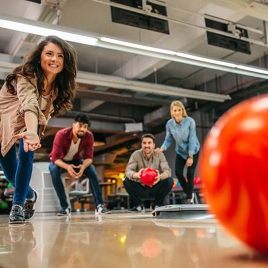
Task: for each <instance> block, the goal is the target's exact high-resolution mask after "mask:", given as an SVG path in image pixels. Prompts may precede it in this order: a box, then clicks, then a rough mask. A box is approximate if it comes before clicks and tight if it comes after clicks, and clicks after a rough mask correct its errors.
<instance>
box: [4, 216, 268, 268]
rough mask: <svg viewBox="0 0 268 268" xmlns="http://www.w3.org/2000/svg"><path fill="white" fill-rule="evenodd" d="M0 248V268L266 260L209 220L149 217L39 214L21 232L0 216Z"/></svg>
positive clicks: (205, 265) (195, 265)
mask: <svg viewBox="0 0 268 268" xmlns="http://www.w3.org/2000/svg"><path fill="white" fill-rule="evenodd" d="M264 239H267V237H266V238H265V237H264ZM0 243H1V244H0V268H9V267H14V268H26V267H34V268H35V267H36V268H54V267H55V268H80V267H81V268H84V267H85V268H86V267H87V268H88V267H96V268H101V267H107V268H109V267H118V268H119V267H120V268H121V267H122V268H128V267H130V268H131V267H133V268H143V267H146V268H147V267H161V268H168V267H182V268H188V267H189V268H190V267H191V268H235V267H239V268H240V267H246V268H251V267H252V268H259V267H267V266H268V258H267V257H265V256H261V255H259V254H257V253H254V252H253V251H252V250H251V249H249V248H247V247H246V246H244V245H242V244H241V243H240V242H238V241H237V240H235V239H234V238H232V237H230V236H229V235H227V233H226V232H225V231H224V230H223V229H222V228H221V227H220V226H219V225H218V223H217V221H216V220H215V219H207V220H202V219H201V220H200V218H199V219H193V218H191V219H183V220H179V219H173V220H170V219H168V220H164V219H159V218H156V217H153V216H152V214H151V212H150V211H146V212H145V213H129V212H125V211H114V212H113V213H112V214H109V215H103V216H101V217H95V215H94V213H93V212H88V213H80V214H72V216H71V218H58V217H56V216H54V215H53V214H49V213H47V214H41V213H39V214H36V216H35V218H34V219H33V220H32V222H31V223H27V224H25V225H24V226H21V225H16V226H14V225H9V224H8V216H7V215H1V216H0Z"/></svg>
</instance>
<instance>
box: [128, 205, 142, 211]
mask: <svg viewBox="0 0 268 268" xmlns="http://www.w3.org/2000/svg"><path fill="white" fill-rule="evenodd" d="M143 210H144V207H143V206H142V205H141V206H137V207H133V208H131V209H129V210H128V211H131V212H142V211H143Z"/></svg>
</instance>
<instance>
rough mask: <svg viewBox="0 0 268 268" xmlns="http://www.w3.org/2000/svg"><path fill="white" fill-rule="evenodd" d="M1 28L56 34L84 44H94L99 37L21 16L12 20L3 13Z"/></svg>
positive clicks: (0, 19) (40, 33) (43, 34)
mask: <svg viewBox="0 0 268 268" xmlns="http://www.w3.org/2000/svg"><path fill="white" fill-rule="evenodd" d="M5 17H6V18H5ZM33 24H34V25H33ZM0 28H4V29H9V30H14V31H19V32H24V33H30V34H36V35H41V36H48V35H56V36H58V37H60V38H62V39H64V40H66V41H70V42H75V43H80V44H84V45H91V46H94V45H95V44H96V43H97V42H98V39H97V38H94V37H91V36H88V35H87V34H86V33H85V32H83V33H79V30H73V31H74V32H76V33H72V32H71V31H70V29H66V28H63V27H61V26H56V25H52V24H48V23H43V22H38V21H31V20H25V19H19V18H12V20H11V19H10V17H7V16H3V15H1V16H0Z"/></svg>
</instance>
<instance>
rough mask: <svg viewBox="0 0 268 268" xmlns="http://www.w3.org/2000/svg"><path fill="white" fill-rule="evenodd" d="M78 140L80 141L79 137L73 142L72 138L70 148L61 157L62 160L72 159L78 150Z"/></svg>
mask: <svg viewBox="0 0 268 268" xmlns="http://www.w3.org/2000/svg"><path fill="white" fill-rule="evenodd" d="M80 141H81V139H78V141H77V143H74V142H73V140H72V142H71V146H70V149H69V151H68V153H67V154H66V155H65V156H64V157H63V160H65V161H71V160H73V157H74V156H75V154H76V153H77V152H78V148H79V144H80Z"/></svg>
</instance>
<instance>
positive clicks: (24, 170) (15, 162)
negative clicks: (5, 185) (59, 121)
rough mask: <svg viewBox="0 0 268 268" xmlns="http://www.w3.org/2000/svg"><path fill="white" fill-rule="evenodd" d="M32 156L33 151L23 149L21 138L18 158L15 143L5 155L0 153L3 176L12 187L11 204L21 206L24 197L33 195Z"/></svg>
mask: <svg viewBox="0 0 268 268" xmlns="http://www.w3.org/2000/svg"><path fill="white" fill-rule="evenodd" d="M0 149H1V145H0ZM33 158H34V152H33V151H28V152H27V153H26V152H25V151H24V148H23V139H20V143H19V150H18V159H17V154H16V144H14V145H13V146H12V147H11V148H10V150H9V151H8V152H7V154H6V155H5V157H3V156H2V154H0V164H1V166H2V169H3V172H4V174H5V177H6V178H7V180H8V181H9V182H10V183H11V184H12V185H13V187H14V197H13V205H20V206H23V205H24V202H25V199H26V198H32V197H33V196H34V192H33V189H32V188H31V187H30V180H31V177H32V170H33Z"/></svg>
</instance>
